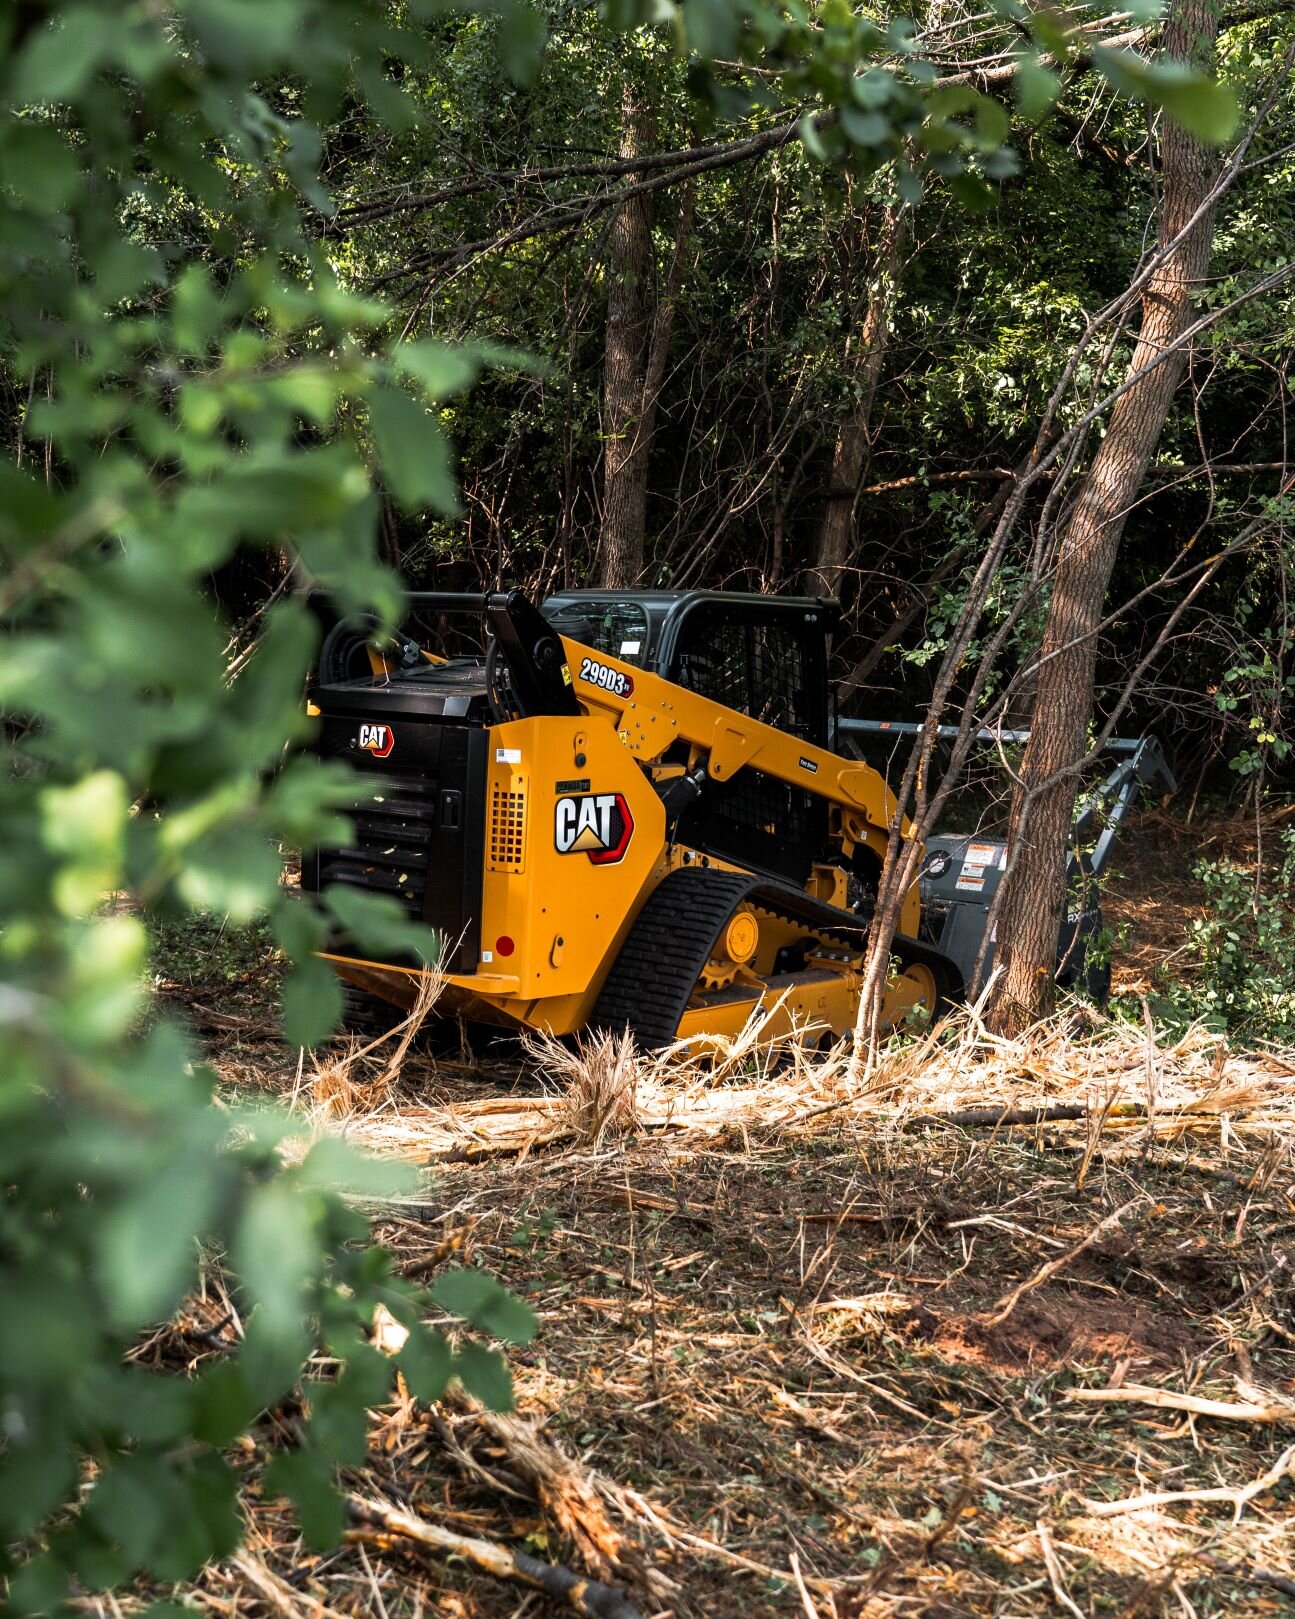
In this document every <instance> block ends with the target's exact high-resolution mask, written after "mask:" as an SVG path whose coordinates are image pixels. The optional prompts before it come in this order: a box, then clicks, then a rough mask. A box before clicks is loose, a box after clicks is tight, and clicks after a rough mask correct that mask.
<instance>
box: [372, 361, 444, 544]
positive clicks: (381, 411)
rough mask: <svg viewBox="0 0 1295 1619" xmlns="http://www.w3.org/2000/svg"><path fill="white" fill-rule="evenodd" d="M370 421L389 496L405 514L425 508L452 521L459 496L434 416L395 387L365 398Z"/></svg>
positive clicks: (381, 390) (377, 390) (381, 388)
mask: <svg viewBox="0 0 1295 1619" xmlns="http://www.w3.org/2000/svg"><path fill="white" fill-rule="evenodd" d="M369 422H370V425H371V426H372V428H373V436H374V439H375V440H376V442H377V446H378V454H379V456H380V457H381V461H382V470H383V473H384V475H385V476H386V479H387V481H388V483H389V484H390V486H391V492H392V494H393V495H395V497H396V499H397V500H398V501H399V502H400V504H401V505H402V506H404V507H405V508H406V509H407V510H409V511H422V510H424V509H425V508H427V507H429V506H430V507H431V508H433V510H435V511H439V512H443V513H444V514H445V515H446V516H449V517H454V516H457V515H458V512H459V501H458V493H457V490H456V488H455V481H454V474H453V472H452V470H451V467H450V454H449V448H448V446H447V444H446V441H445V437H444V435H443V433H442V432H441V429H440V425H439V423H438V422H437V420H436V418H435V417H434V416H433V415H431V414H430V413H429V412H428V411H426V410H424V409H423V407H422V406H421V405H416V404H415V403H414V401H413V400H412V399H411V398H410V397H409V395H408V394H406V393H402V392H401V390H400V389H399V388H393V387H389V386H387V385H386V384H380V385H379V386H378V387H377V388H375V389H374V391H373V392H372V393H371V394H370V395H369Z"/></svg>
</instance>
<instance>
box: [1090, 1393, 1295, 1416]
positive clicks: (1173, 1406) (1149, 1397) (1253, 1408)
mask: <svg viewBox="0 0 1295 1619" xmlns="http://www.w3.org/2000/svg"><path fill="white" fill-rule="evenodd" d="M1065 1397H1066V1399H1067V1400H1082V1401H1084V1402H1085V1404H1088V1405H1119V1404H1121V1403H1123V1402H1125V1401H1127V1402H1129V1403H1130V1404H1133V1405H1154V1406H1158V1407H1159V1408H1160V1409H1161V1410H1162V1411H1190V1412H1191V1413H1192V1415H1193V1416H1197V1417H1222V1418H1223V1419H1224V1421H1227V1422H1295V1405H1293V1404H1292V1403H1291V1402H1290V1401H1289V1400H1271V1401H1266V1402H1263V1403H1261V1402H1259V1401H1257V1400H1206V1399H1203V1398H1202V1397H1201V1396H1200V1395H1198V1394H1177V1393H1175V1392H1174V1390H1173V1389H1158V1388H1151V1387H1148V1386H1147V1385H1145V1384H1142V1383H1125V1384H1124V1385H1123V1386H1122V1387H1120V1388H1117V1389H1067V1390H1066V1391H1065Z"/></svg>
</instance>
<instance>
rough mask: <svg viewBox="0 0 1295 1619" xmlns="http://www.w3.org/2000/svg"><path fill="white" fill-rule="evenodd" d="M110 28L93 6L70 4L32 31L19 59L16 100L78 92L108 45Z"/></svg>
mask: <svg viewBox="0 0 1295 1619" xmlns="http://www.w3.org/2000/svg"><path fill="white" fill-rule="evenodd" d="M112 33H113V30H112V29H111V27H105V26H104V20H103V18H102V17H101V16H100V15H99V13H98V12H97V10H96V8H95V7H94V6H70V7H68V9H67V10H66V11H64V12H63V13H62V14H61V15H59V14H57V13H56V14H55V15H53V16H52V17H50V18H49V20H48V21H47V22H46V23H45V25H44V27H41V28H38V29H37V30H36V31H35V32H34V33H33V35H32V38H31V39H30V41H29V42H28V44H27V46H26V47H25V49H24V50H23V53H22V55H21V56H20V57H19V59H18V67H17V72H16V74H15V81H16V89H17V97H16V99H17V100H18V101H27V102H42V101H64V100H68V99H70V98H71V97H73V96H75V95H77V94H78V92H79V91H80V90H81V89H82V87H83V86H84V84H85V82H86V80H87V79H88V78H89V77H90V75H91V74H92V73H94V71H95V70H96V68H98V67H99V65H100V64H101V63H102V61H103V60H104V57H105V55H106V53H107V52H108V50H109V49H110V48H111V42H112Z"/></svg>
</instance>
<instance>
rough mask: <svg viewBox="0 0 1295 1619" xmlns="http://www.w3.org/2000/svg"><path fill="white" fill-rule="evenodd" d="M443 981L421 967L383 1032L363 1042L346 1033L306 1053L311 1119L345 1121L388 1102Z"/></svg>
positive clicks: (435, 971)
mask: <svg viewBox="0 0 1295 1619" xmlns="http://www.w3.org/2000/svg"><path fill="white" fill-rule="evenodd" d="M445 979H446V975H445V973H444V972H442V971H441V969H440V968H439V967H433V968H429V969H428V970H427V971H425V972H424V973H423V974H422V976H421V977H420V978H419V980H418V994H417V996H416V998H415V1000H414V1004H413V1006H411V1007H410V1009H409V1011H408V1012H407V1013H406V1015H405V1016H404V1017H403V1018H402V1019H401V1020H400V1021H399V1022H398V1023H396V1024H394V1025H393V1026H392V1027H391V1028H390V1029H388V1030H386V1032H385V1033H383V1034H380V1035H377V1036H376V1037H375V1038H373V1039H369V1040H363V1039H360V1038H358V1037H357V1036H354V1035H351V1036H348V1037H344V1038H342V1039H339V1040H336V1041H334V1043H333V1045H332V1047H331V1048H330V1049H329V1050H328V1051H327V1052H326V1054H324V1055H322V1056H321V1055H320V1054H319V1053H317V1052H314V1051H312V1052H311V1053H310V1061H311V1063H312V1064H313V1066H314V1072H313V1074H312V1075H311V1076H310V1079H309V1080H308V1082H307V1085H306V1089H307V1093H308V1095H309V1098H310V1104H311V1108H312V1111H313V1112H314V1114H315V1117H316V1119H317V1120H328V1121H330V1122H332V1123H334V1124H346V1123H347V1122H349V1121H350V1120H353V1119H356V1118H360V1117H370V1116H372V1115H374V1114H377V1113H382V1112H385V1111H386V1110H387V1109H389V1108H390V1107H391V1106H392V1105H393V1100H394V1097H395V1093H396V1090H397V1087H398V1086H399V1083H400V1078H401V1075H402V1073H403V1072H404V1066H405V1059H406V1058H407V1057H408V1056H409V1053H410V1051H411V1050H412V1048H413V1046H414V1042H415V1041H416V1040H417V1039H418V1036H419V1034H420V1033H421V1032H422V1030H423V1026H424V1025H425V1024H426V1022H427V1019H428V1018H429V1016H430V1015H431V1013H432V1010H433V1008H434V1007H435V1006H436V1003H437V1002H438V1001H439V1000H440V998H441V996H442V994H443V993H444V991H445Z"/></svg>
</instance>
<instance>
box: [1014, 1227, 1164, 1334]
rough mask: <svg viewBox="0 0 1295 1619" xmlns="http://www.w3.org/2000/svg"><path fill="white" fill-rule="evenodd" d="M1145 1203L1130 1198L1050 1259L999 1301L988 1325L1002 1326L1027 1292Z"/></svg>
mask: <svg viewBox="0 0 1295 1619" xmlns="http://www.w3.org/2000/svg"><path fill="white" fill-rule="evenodd" d="M1142 1202H1145V1198H1143V1197H1135V1198H1132V1199H1130V1201H1129V1202H1127V1203H1125V1204H1123V1205H1122V1206H1121V1207H1120V1208H1118V1209H1116V1211H1115V1213H1114V1214H1108V1215H1107V1216H1106V1218H1105V1219H1104V1220H1099V1221H1098V1222H1097V1224H1096V1225H1095V1226H1094V1227H1093V1229H1092V1230H1091V1231H1090V1232H1089V1233H1088V1235H1087V1236H1086V1237H1085V1238H1083V1240H1082V1241H1080V1242H1077V1243H1076V1244H1075V1246H1074V1247H1073V1248H1068V1249H1067V1250H1066V1252H1065V1253H1064V1254H1058V1256H1057V1257H1056V1258H1055V1259H1050V1260H1049V1261H1048V1263H1047V1264H1046V1265H1040V1267H1039V1268H1038V1270H1036V1271H1035V1273H1034V1275H1033V1276H1030V1277H1027V1278H1026V1280H1025V1281H1023V1282H1022V1283H1021V1284H1020V1286H1019V1287H1014V1288H1013V1289H1012V1291H1011V1292H1010V1293H1008V1294H1007V1295H1006V1296H1005V1297H1004V1298H1002V1299H1000V1300H999V1302H998V1307H997V1309H996V1310H995V1311H994V1313H993V1315H991V1316H988V1317H987V1318H986V1320H985V1325H986V1326H987V1327H1001V1326H1002V1324H1003V1322H1004V1321H1006V1320H1007V1318H1008V1316H1009V1315H1011V1313H1012V1311H1013V1310H1014V1309H1015V1308H1016V1306H1017V1305H1018V1304H1019V1303H1020V1302H1021V1300H1022V1299H1023V1298H1024V1297H1025V1295H1026V1294H1027V1293H1032V1292H1033V1291H1034V1289H1035V1288H1036V1287H1042V1286H1043V1284H1044V1282H1046V1281H1047V1280H1048V1279H1049V1277H1052V1276H1055V1275H1056V1274H1057V1272H1058V1271H1059V1270H1064V1269H1065V1267H1066V1266H1067V1265H1068V1264H1070V1262H1071V1260H1073V1259H1078V1257H1079V1256H1080V1254H1082V1253H1083V1251H1084V1249H1085V1248H1091V1247H1092V1245H1093V1243H1095V1242H1096V1241H1097V1240H1098V1239H1099V1238H1100V1237H1104V1236H1105V1235H1106V1233H1107V1232H1108V1231H1110V1230H1112V1229H1113V1228H1114V1227H1115V1226H1117V1225H1119V1223H1120V1221H1121V1220H1122V1219H1123V1218H1124V1216H1125V1215H1126V1214H1128V1212H1129V1211H1130V1209H1135V1208H1137V1206H1138V1204H1139V1203H1142Z"/></svg>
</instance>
